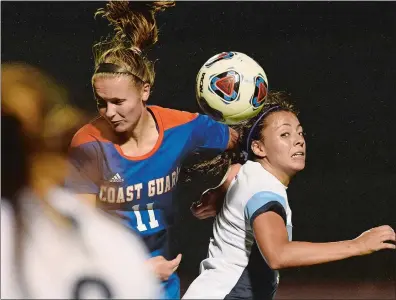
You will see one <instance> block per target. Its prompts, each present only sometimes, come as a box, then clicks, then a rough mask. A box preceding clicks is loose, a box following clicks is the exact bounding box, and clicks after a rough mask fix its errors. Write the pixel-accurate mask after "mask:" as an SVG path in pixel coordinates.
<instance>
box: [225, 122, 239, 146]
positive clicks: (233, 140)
mask: <svg viewBox="0 0 396 300" xmlns="http://www.w3.org/2000/svg"><path fill="white" fill-rule="evenodd" d="M228 132H229V138H228V144H227V149H226V150H231V149H234V148H235V147H237V145H238V140H239V133H238V132H237V131H236V130H235V129H232V128H231V127H228Z"/></svg>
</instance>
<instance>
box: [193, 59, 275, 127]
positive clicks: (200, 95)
mask: <svg viewBox="0 0 396 300" xmlns="http://www.w3.org/2000/svg"><path fill="white" fill-rule="evenodd" d="M267 92H268V80H267V76H266V74H265V72H264V70H263V68H262V67H261V66H260V65H259V64H258V63H257V62H256V61H254V60H253V59H252V58H250V57H249V56H247V55H246V54H243V53H239V52H223V53H220V54H217V55H215V56H213V57H211V58H210V59H209V60H208V61H207V62H206V63H205V64H204V65H203V66H202V67H201V69H200V70H199V72H198V75H197V79H196V95H197V101H198V104H199V106H200V107H201V109H202V110H203V111H204V112H205V113H206V114H207V115H208V116H210V117H211V118H213V119H215V120H216V121H219V122H222V123H225V124H228V125H235V124H238V123H240V122H242V121H245V120H247V119H250V118H252V117H254V116H256V115H257V114H258V113H259V112H260V111H261V109H262V108H263V104H264V102H265V100H266V98H267Z"/></svg>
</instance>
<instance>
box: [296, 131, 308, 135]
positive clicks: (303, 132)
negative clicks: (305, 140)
mask: <svg viewBox="0 0 396 300" xmlns="http://www.w3.org/2000/svg"><path fill="white" fill-rule="evenodd" d="M298 134H299V135H301V136H306V135H307V134H306V133H305V131H301V132H299V133H298Z"/></svg>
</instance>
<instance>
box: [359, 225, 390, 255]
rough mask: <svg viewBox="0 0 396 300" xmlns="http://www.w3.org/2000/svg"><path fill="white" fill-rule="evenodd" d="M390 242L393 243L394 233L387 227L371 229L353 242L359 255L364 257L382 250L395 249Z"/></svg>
mask: <svg viewBox="0 0 396 300" xmlns="http://www.w3.org/2000/svg"><path fill="white" fill-rule="evenodd" d="M390 241H391V242H392V241H393V242H395V241H396V236H395V231H394V230H393V229H392V228H391V227H390V226H388V225H383V226H379V227H375V228H372V229H370V230H367V231H365V232H363V233H362V234H361V235H360V236H359V237H357V238H356V239H354V240H353V242H354V243H355V245H356V246H357V248H358V251H359V255H366V254H370V253H373V252H375V251H379V250H382V249H396V246H395V245H394V244H392V243H390Z"/></svg>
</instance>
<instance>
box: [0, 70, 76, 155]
mask: <svg viewBox="0 0 396 300" xmlns="http://www.w3.org/2000/svg"><path fill="white" fill-rule="evenodd" d="M1 75H2V76H1V100H2V103H1V112H2V115H7V116H13V117H15V118H16V119H18V120H19V121H20V123H21V125H22V130H23V132H24V135H25V137H26V138H27V139H29V140H30V141H31V145H30V146H32V147H33V148H35V147H36V146H37V145H40V148H41V149H45V148H46V147H47V146H49V147H51V148H52V147H53V146H54V140H64V139H65V137H66V136H68V135H69V132H70V131H73V130H76V128H78V126H80V125H81V124H82V119H83V113H82V112H81V111H80V110H79V109H77V108H75V107H72V106H71V105H70V104H68V95H67V92H66V90H65V89H64V88H63V87H61V86H60V85H58V84H57V83H56V82H55V81H54V79H52V78H51V77H50V76H49V75H47V74H45V73H44V72H43V71H41V70H39V69H38V68H36V67H33V66H31V65H28V64H25V63H3V64H2V65H1ZM32 143H33V144H35V145H32ZM52 150H53V151H61V150H62V149H61V148H58V149H56V148H55V149H52Z"/></svg>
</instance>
